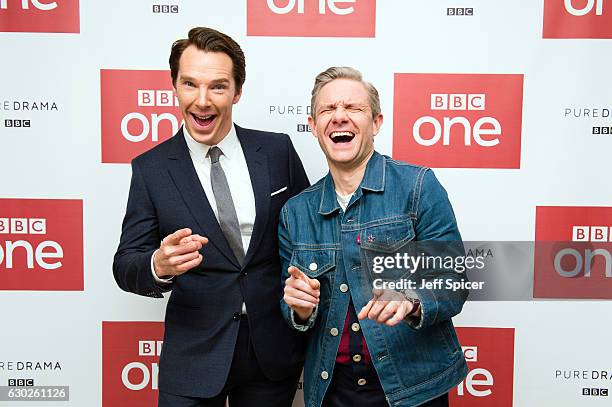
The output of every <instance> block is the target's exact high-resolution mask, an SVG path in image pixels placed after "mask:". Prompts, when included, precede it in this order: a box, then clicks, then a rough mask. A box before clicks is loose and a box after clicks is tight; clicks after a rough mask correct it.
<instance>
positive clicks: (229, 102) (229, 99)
mask: <svg viewBox="0 0 612 407" xmlns="http://www.w3.org/2000/svg"><path fill="white" fill-rule="evenodd" d="M232 67H233V66H232V60H231V59H230V57H229V56H228V55H226V54H224V53H222V52H205V51H202V50H199V49H198V48H196V47H195V46H193V45H190V46H189V47H187V48H186V49H185V50H184V51H183V54H182V55H181V58H180V60H179V69H178V75H177V78H176V84H175V91H176V96H177V98H178V101H179V108H180V109H181V112H182V113H183V119H184V120H185V126H186V127H187V131H188V132H189V134H190V135H191V137H192V138H193V139H194V140H195V141H197V142H198V143H203V144H207V145H210V146H212V145H216V144H219V142H220V141H221V140H223V138H224V137H225V136H226V135H227V134H228V132H229V131H230V128H231V126H232V107H233V105H234V104H235V103H237V102H238V100H240V95H241V91H238V90H237V89H236V82H235V80H234V77H233V75H232Z"/></svg>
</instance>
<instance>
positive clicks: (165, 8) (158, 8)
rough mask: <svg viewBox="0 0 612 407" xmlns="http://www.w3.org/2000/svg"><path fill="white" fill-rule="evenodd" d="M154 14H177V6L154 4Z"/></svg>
mask: <svg viewBox="0 0 612 407" xmlns="http://www.w3.org/2000/svg"><path fill="white" fill-rule="evenodd" d="M153 12H154V13H164V14H167V13H172V14H176V13H178V12H179V9H178V5H176V4H154V5H153Z"/></svg>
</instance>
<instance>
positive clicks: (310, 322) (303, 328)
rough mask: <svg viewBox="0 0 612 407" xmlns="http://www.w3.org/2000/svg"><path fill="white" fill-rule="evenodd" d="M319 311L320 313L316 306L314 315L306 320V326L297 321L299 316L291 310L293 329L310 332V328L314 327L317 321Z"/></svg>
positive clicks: (313, 311)
mask: <svg viewBox="0 0 612 407" xmlns="http://www.w3.org/2000/svg"><path fill="white" fill-rule="evenodd" d="M317 311H319V306H318V305H315V307H314V309H313V310H312V314H310V316H309V317H308V319H307V320H306V322H305V323H304V324H301V323H299V322H297V320H296V319H297V315H296V314H295V311H293V310H291V311H290V312H289V315H290V317H291V326H292V327H293V329H296V330H298V331H300V332H305V331H307V330H309V329H310V328H312V327H313V325H314V323H315V320H316V319H317Z"/></svg>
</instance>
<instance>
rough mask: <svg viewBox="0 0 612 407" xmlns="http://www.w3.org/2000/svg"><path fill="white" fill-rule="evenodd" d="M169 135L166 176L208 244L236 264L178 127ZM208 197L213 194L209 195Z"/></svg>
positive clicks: (181, 131)
mask: <svg viewBox="0 0 612 407" xmlns="http://www.w3.org/2000/svg"><path fill="white" fill-rule="evenodd" d="M173 139H174V143H173V147H172V148H171V150H170V153H169V154H168V171H169V172H170V177H171V178H172V180H173V181H174V183H175V184H176V187H177V188H178V191H179V193H180V194H181V196H182V197H183V200H184V201H185V204H186V205H187V208H189V211H190V212H191V215H192V216H193V217H194V219H195V220H196V221H197V222H198V225H199V226H200V228H201V229H202V231H203V234H204V235H205V236H206V237H207V238H208V241H209V243H208V244H212V245H214V246H215V247H216V248H217V249H218V250H219V251H220V252H221V253H222V254H223V255H224V256H225V257H226V258H227V259H228V260H229V261H230V262H231V263H232V264H234V265H235V266H236V267H239V264H238V261H237V260H236V257H235V256H234V253H233V252H232V250H231V248H230V247H229V244H228V243H227V240H226V239H225V236H224V235H223V232H222V231H221V227H219V222H217V219H216V218H215V214H214V213H213V210H212V208H211V207H210V203H209V201H208V199H207V197H206V193H205V192H204V188H202V184H201V183H200V179H199V178H198V174H197V173H196V171H195V168H194V167H193V161H192V160H191V156H190V155H189V148H188V147H187V142H186V141H185V136H184V135H183V129H182V128H181V130H179V131H178V133H177V134H176V135H175V136H174V137H173ZM249 169H250V168H249ZM251 177H252V176H251ZM211 199H215V198H214V197H211Z"/></svg>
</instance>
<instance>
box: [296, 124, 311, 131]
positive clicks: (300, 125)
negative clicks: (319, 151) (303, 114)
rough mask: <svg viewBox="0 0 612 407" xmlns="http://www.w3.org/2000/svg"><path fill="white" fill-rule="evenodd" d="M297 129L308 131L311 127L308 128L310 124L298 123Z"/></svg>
mask: <svg viewBox="0 0 612 407" xmlns="http://www.w3.org/2000/svg"><path fill="white" fill-rule="evenodd" d="M297 131H298V133H309V132H310V131H311V129H310V126H309V125H307V124H298V125H297Z"/></svg>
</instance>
